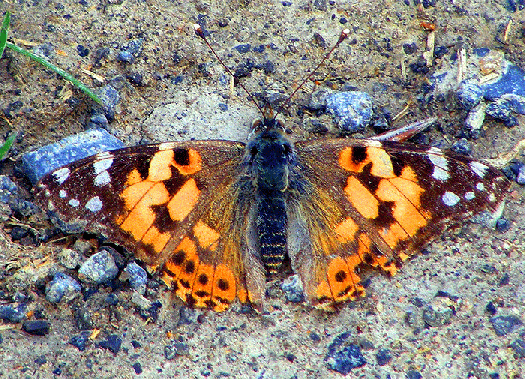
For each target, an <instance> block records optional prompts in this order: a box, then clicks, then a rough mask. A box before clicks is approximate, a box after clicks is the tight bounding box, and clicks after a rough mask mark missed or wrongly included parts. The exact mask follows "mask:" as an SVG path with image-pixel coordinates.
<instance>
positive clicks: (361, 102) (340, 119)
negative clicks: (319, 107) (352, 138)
mask: <svg viewBox="0 0 525 379" xmlns="http://www.w3.org/2000/svg"><path fill="white" fill-rule="evenodd" d="M326 108H327V110H328V111H329V112H330V113H331V114H332V115H333V117H334V119H335V121H336V122H337V124H338V126H339V128H340V129H341V131H342V132H343V133H354V132H358V131H362V130H364V129H365V128H366V127H367V126H368V125H369V124H370V121H371V120H372V98H371V97H370V95H368V94H367V93H366V92H359V91H348V92H335V93H332V94H329V95H328V96H327V97H326Z"/></svg>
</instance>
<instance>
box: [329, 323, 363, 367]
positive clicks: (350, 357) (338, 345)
mask: <svg viewBox="0 0 525 379" xmlns="http://www.w3.org/2000/svg"><path fill="white" fill-rule="evenodd" d="M349 337H350V332H346V333H343V334H340V335H339V336H337V337H335V338H334V340H333V342H332V343H331V344H330V346H329V347H328V353H327V354H326V357H325V359H324V360H325V362H326V364H327V366H328V368H330V369H331V370H334V371H337V372H338V373H340V374H343V375H347V374H349V373H350V371H352V370H353V369H354V368H358V367H362V366H364V365H365V364H366V360H365V357H363V355H362V354H361V348H360V347H359V346H358V345H355V344H353V343H349V341H348V338H349Z"/></svg>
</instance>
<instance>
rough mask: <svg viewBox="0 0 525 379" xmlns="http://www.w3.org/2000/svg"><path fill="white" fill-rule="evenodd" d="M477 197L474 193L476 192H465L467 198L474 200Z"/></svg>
mask: <svg viewBox="0 0 525 379" xmlns="http://www.w3.org/2000/svg"><path fill="white" fill-rule="evenodd" d="M475 197H476V195H474V192H470V191H469V192H467V193H466V194H465V200H472V199H474V198H475Z"/></svg>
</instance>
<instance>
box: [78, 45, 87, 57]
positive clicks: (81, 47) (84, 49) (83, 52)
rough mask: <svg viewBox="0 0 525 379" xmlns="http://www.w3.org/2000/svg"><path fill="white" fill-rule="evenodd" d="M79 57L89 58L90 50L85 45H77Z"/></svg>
mask: <svg viewBox="0 0 525 379" xmlns="http://www.w3.org/2000/svg"><path fill="white" fill-rule="evenodd" d="M77 52H78V55H79V56H80V57H82V58H84V57H87V56H88V54H89V49H88V48H87V47H85V46H84V45H77Z"/></svg>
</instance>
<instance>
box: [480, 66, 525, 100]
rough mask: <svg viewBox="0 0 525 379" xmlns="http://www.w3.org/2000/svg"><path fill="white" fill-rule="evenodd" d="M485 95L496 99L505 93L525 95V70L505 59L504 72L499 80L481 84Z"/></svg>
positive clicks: (489, 98)
mask: <svg viewBox="0 0 525 379" xmlns="http://www.w3.org/2000/svg"><path fill="white" fill-rule="evenodd" d="M481 88H482V89H483V97H484V98H485V99H487V100H493V101H494V100H496V99H498V98H500V97H501V96H503V95H505V94H509V93H512V94H515V95H519V96H525V71H523V70H522V69H521V68H520V67H518V66H516V65H515V64H513V63H510V62H508V61H504V66H503V73H502V75H501V76H500V77H499V78H498V79H497V80H495V81H494V80H492V81H490V82H487V83H483V84H481Z"/></svg>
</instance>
